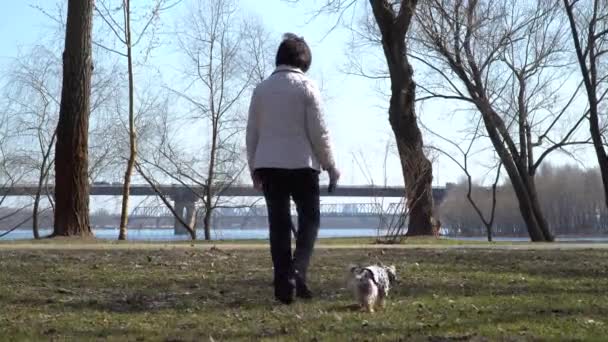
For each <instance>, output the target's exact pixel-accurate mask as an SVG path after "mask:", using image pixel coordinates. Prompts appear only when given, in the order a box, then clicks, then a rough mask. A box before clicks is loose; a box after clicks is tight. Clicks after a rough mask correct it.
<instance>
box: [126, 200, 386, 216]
mask: <svg viewBox="0 0 608 342" xmlns="http://www.w3.org/2000/svg"><path fill="white" fill-rule="evenodd" d="M394 205H395V203H391V205H390V206H389V209H388V210H387V211H390V210H391V209H390V208H391V207H394ZM319 209H320V211H321V216H324V217H359V216H379V215H382V214H383V213H384V210H383V208H382V205H380V204H379V203H322V204H321V205H320V208H319ZM291 214H292V215H293V216H296V215H297V212H296V208H295V206H294V205H292V206H291ZM213 215H214V216H215V217H266V216H268V211H267V209H266V206H265V205H252V206H243V207H234V208H217V209H215V210H213ZM171 216H173V214H172V213H171V211H170V210H169V209H168V208H167V207H166V206H151V207H136V208H134V209H133V211H132V212H131V215H130V217H140V218H163V217H171Z"/></svg>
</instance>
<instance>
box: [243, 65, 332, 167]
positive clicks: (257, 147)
mask: <svg viewBox="0 0 608 342" xmlns="http://www.w3.org/2000/svg"><path fill="white" fill-rule="evenodd" d="M246 140H247V159H248V163H249V170H250V172H252V173H253V171H254V170H255V169H258V168H282V169H299V168H313V169H316V170H319V169H320V168H323V169H324V170H328V169H330V168H332V167H334V166H335V162H334V157H333V152H332V147H331V141H330V137H329V132H328V131H327V127H326V125H325V121H324V119H323V111H322V101H321V94H320V92H319V89H318V88H317V86H316V85H315V83H314V82H313V81H312V80H310V79H309V78H308V77H306V75H304V73H303V72H302V71H301V70H300V69H297V68H293V67H290V66H285V65H280V66H278V67H277V68H276V70H275V71H274V72H273V74H272V75H271V76H269V77H268V78H267V79H266V80H264V81H263V82H262V83H260V84H259V85H258V86H257V87H256V88H255V90H254V91H253V95H252V97H251V104H250V106H249V119H248V121H247V138H246Z"/></svg>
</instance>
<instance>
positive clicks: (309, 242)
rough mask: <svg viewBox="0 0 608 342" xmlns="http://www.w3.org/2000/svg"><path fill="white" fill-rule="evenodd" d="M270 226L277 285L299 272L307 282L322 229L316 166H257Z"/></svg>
mask: <svg viewBox="0 0 608 342" xmlns="http://www.w3.org/2000/svg"><path fill="white" fill-rule="evenodd" d="M256 174H257V175H258V176H259V177H260V179H261V181H262V184H263V189H264V197H265V199H266V206H267V208H268V221H269V230H270V253H271V254H272V263H273V265H274V284H275V287H277V286H282V284H285V283H286V282H287V281H288V280H289V279H290V277H292V276H294V275H297V277H298V278H299V280H301V281H303V282H306V272H307V270H308V265H309V263H310V258H311V256H312V252H313V247H314V244H315V240H316V239H317V233H318V232H319V224H320V211H319V172H318V171H317V170H313V169H308V168H307V169H296V170H288V169H258V170H256ZM291 198H293V201H294V203H295V204H296V209H297V213H298V230H297V235H296V250H295V252H294V254H293V258H292V255H291V232H292V230H293V223H292V221H291V202H290V200H291Z"/></svg>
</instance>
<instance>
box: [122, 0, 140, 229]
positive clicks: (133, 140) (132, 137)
mask: <svg viewBox="0 0 608 342" xmlns="http://www.w3.org/2000/svg"><path fill="white" fill-rule="evenodd" d="M125 18H126V20H125V32H126V38H127V39H126V41H127V64H128V72H129V161H128V162H127V169H126V170H125V181H124V183H123V187H122V207H121V210H120V232H119V234H118V240H126V239H127V225H128V223H129V190H130V188H131V175H132V174H133V167H134V166H135V158H136V157H137V135H136V133H135V113H134V112H135V111H134V108H133V106H134V104H133V100H134V95H133V88H134V85H133V83H134V81H133V56H132V53H131V8H130V5H129V0H126V1H125Z"/></svg>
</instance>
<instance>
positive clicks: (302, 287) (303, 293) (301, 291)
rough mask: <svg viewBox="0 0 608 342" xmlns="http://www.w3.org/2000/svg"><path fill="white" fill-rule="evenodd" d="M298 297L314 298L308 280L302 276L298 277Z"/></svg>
mask: <svg viewBox="0 0 608 342" xmlns="http://www.w3.org/2000/svg"><path fill="white" fill-rule="evenodd" d="M296 297H298V298H302V299H312V297H313V296H312V291H310V289H309V288H308V286H307V285H306V282H305V281H304V280H303V279H301V278H300V277H296Z"/></svg>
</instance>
